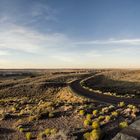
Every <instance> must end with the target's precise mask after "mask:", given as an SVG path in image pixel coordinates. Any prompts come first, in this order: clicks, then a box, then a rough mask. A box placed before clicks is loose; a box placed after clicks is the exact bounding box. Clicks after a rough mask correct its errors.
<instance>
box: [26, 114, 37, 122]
mask: <svg viewBox="0 0 140 140" xmlns="http://www.w3.org/2000/svg"><path fill="white" fill-rule="evenodd" d="M35 120H37V116H36V115H35V116H29V118H28V121H29V122H32V121H35Z"/></svg>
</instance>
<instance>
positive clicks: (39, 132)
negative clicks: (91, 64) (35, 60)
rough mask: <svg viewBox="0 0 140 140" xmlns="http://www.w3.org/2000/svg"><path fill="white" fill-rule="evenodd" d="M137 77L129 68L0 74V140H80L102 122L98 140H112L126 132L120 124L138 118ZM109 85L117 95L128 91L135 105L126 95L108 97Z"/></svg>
mask: <svg viewBox="0 0 140 140" xmlns="http://www.w3.org/2000/svg"><path fill="white" fill-rule="evenodd" d="M139 74H140V71H130V70H91V69H90V70H86V69H85V70H84V69H82V70H80V69H78V70H77V69H76V70H74V69H71V70H67V69H65V70H62V69H61V70H0V140H26V139H37V140H58V139H60V140H61V139H62V140H82V139H86V136H85V135H87V133H89V132H90V133H91V131H92V130H93V129H94V128H93V126H92V123H93V122H98V123H99V124H98V125H99V127H100V130H101V135H100V138H101V139H103V140H110V139H112V138H113V137H114V136H115V135H116V134H117V133H118V132H119V131H120V130H121V129H122V128H121V127H119V124H120V123H121V122H126V123H127V124H128V125H129V124H131V123H132V122H134V121H135V120H136V119H137V116H139V103H138V101H139V96H138V93H139V92H138V91H139V82H140V77H139ZM88 77H90V78H88ZM82 80H84V83H81V81H82ZM112 81H113V82H112ZM109 82H110V84H109ZM116 82H117V83H116ZM122 82H123V83H124V82H125V84H122ZM75 83H77V84H79V86H80V87H78V88H76V89H77V90H74V89H73V88H72V86H71V85H72V84H73V86H75ZM108 85H111V89H114V88H112V87H114V85H115V87H117V90H114V91H113V92H116V94H119V95H120V94H121V93H120V92H119V91H120V89H121V90H122V88H125V90H127V94H130V95H131V93H132V95H134V97H133V96H132V97H130V98H129V100H133V101H135V102H137V103H136V105H132V103H135V102H132V103H131V104H130V102H129V105H128V102H127V100H125V99H127V98H126V97H123V98H124V99H123V98H122V97H121V98H122V99H123V100H122V99H121V100H118V97H117V96H114V95H113V96H112V95H111V96H109V99H106V97H105V96H104V92H107V91H108V90H110V86H108ZM134 85H135V86H134ZM76 87H77V85H76ZM102 87H106V88H107V91H106V90H104V89H103V88H102ZM130 87H133V89H135V90H136V91H137V92H131V91H133V90H132V89H131V88H130ZM91 89H92V90H91ZM102 89H103V90H102ZM115 89H116V88H115ZM83 90H86V91H87V92H83ZM94 90H95V91H97V90H99V91H100V90H101V91H102V94H101V93H95V92H94ZM89 92H91V93H89ZM82 93H84V94H85V95H84V96H81V95H82ZM116 94H115V95H116ZM90 95H92V96H90ZM124 95H125V93H124ZM87 97H88V98H87ZM89 97H91V98H89ZM120 101H124V103H119V102H120ZM125 101H126V102H125ZM95 112H96V113H95ZM108 116H110V117H108ZM93 140H94V139H93Z"/></svg>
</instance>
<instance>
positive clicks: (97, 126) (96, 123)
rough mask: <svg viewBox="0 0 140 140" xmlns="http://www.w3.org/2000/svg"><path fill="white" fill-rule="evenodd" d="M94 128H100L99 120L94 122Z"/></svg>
mask: <svg viewBox="0 0 140 140" xmlns="http://www.w3.org/2000/svg"><path fill="white" fill-rule="evenodd" d="M92 128H93V129H98V128H100V124H99V122H98V121H94V122H92Z"/></svg>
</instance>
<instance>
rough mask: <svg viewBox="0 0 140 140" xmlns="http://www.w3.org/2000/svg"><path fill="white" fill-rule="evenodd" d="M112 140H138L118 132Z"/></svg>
mask: <svg viewBox="0 0 140 140" xmlns="http://www.w3.org/2000/svg"><path fill="white" fill-rule="evenodd" d="M112 140H138V139H137V138H135V137H132V136H129V135H127V134H123V133H118V134H117V135H116V136H115V137H114V138H113V139H112Z"/></svg>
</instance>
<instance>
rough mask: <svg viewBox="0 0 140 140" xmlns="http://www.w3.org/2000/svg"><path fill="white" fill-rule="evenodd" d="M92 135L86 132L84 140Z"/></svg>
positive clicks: (88, 139)
mask: <svg viewBox="0 0 140 140" xmlns="http://www.w3.org/2000/svg"><path fill="white" fill-rule="evenodd" d="M90 136H91V134H90V133H89V132H87V133H85V134H84V136H83V137H84V140H90Z"/></svg>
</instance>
